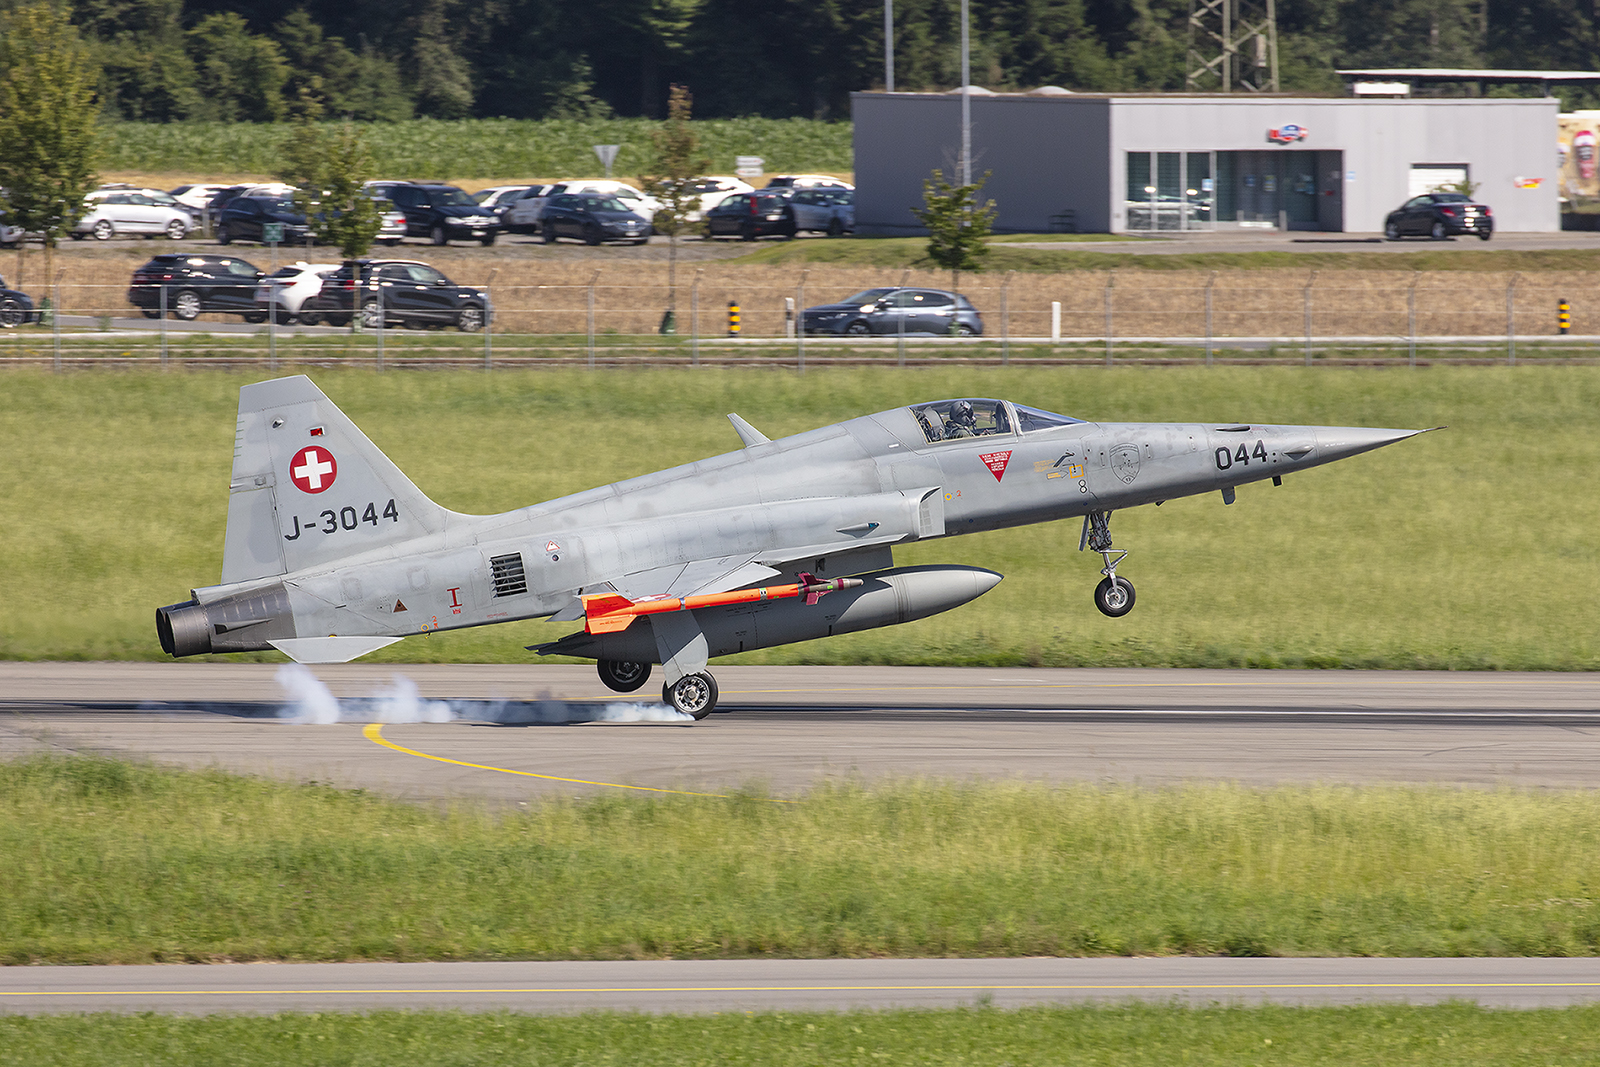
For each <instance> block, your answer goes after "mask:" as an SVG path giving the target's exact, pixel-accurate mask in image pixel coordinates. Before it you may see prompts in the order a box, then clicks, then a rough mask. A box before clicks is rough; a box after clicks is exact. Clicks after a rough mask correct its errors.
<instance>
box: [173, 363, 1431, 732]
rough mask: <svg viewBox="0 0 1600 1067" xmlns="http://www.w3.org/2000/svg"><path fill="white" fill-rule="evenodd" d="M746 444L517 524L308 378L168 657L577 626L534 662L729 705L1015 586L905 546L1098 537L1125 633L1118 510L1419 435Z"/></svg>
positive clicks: (1063, 435) (944, 425)
mask: <svg viewBox="0 0 1600 1067" xmlns="http://www.w3.org/2000/svg"><path fill="white" fill-rule="evenodd" d="M728 418H729V420H730V421H731V422H732V423H733V428H734V430H735V431H736V432H737V433H738V435H739V438H740V439H741V440H742V441H743V443H744V447H742V448H741V449H739V450H738V451H737V452H729V453H727V454H725V455H721V456H716V457H713V458H711V459H706V460H701V461H700V462H698V463H690V464H687V465H685V466H681V467H674V468H673V469H671V470H666V471H661V472H660V473H657V474H650V475H646V476H644V477H641V478H632V479H629V480H628V481H624V482H617V483H616V484H614V485H606V486H601V487H600V488H598V489H591V490H588V491H587V492H582V493H577V494H574V495H572V496H567V497H562V498H560V499H558V500H551V501H548V502H546V503H543V504H535V505H533V506H531V507H526V508H522V509H520V510H517V511H508V512H506V513H504V514H502V515H463V514H459V513H457V512H453V511H449V510H447V509H445V508H442V507H440V506H439V505H437V504H435V503H434V502H433V501H432V500H429V499H428V498H427V497H426V496H424V495H423V493H422V491H421V490H419V489H418V488H417V487H416V486H415V485H413V484H412V483H411V481H410V479H408V478H407V477H406V476H405V475H404V474H402V473H401V472H400V470H399V468H398V467H396V466H395V465H394V464H393V463H392V462H391V461H390V460H389V458H388V457H387V456H385V455H384V454H383V453H382V452H381V451H379V449H378V448H377V446H375V445H374V444H373V443H372V442H371V441H370V440H368V439H367V437H366V436H365V435H364V434H363V433H362V432H361V431H360V430H359V429H357V428H356V425H355V424H354V423H353V422H351V421H350V419H349V418H347V417H346V416H345V414H344V413H343V412H342V411H340V410H339V409H338V407H336V406H335V405H334V403H333V402H332V401H331V400H329V399H328V398H327V397H326V396H325V395H323V393H322V391H321V390H320V389H318V388H317V387H316V386H315V385H313V384H312V382H311V380H310V379H309V378H306V377H304V376H296V377H291V378H279V379H276V380H273V381H267V382H260V383H257V384H254V385H247V386H245V387H244V388H243V389H241V390H240V393H239V422H238V428H237V430H236V433H235V439H234V453H233V477H232V482H231V484H230V486H229V494H230V495H229V499H228V526H227V533H226V536H225V540H224V545H223V552H222V580H221V582H220V583H219V584H217V585H213V586H207V587H205V588H203V589H196V590H194V591H193V594H192V597H193V599H191V600H189V601H187V602H185V603H182V604H173V605H170V606H168V607H164V608H160V609H158V610H157V612H156V631H157V633H158V635H159V636H160V639H161V647H162V648H163V649H165V650H166V651H167V652H169V653H171V654H172V655H174V656H192V655H196V654H200V653H212V652H252V651H258V650H262V649H268V648H275V649H278V650H279V651H281V652H283V653H285V654H286V655H288V656H289V657H291V658H292V659H294V660H297V661H299V662H302V663H343V662H347V661H349V660H352V659H355V658H356V657H357V656H362V655H365V654H367V653H368V652H372V651H374V650H376V649H379V648H382V647H383V646H385V645H388V644H392V643H393V642H395V641H398V640H400V639H401V638H402V637H406V636H409V635H413V634H418V633H429V632H432V631H436V630H453V629H458V628H462V627H467V626H483V625H486V624H489V623H497V622H510V621H513V620H517V619H533V618H544V617H548V618H551V619H554V620H557V621H571V622H578V621H580V620H581V621H582V622H583V629H582V630H581V631H578V632H576V633H573V634H570V635H568V636H566V637H564V638H562V639H561V640H559V641H554V642H550V643H548V644H543V645H537V646H533V648H532V651H535V652H538V653H540V654H552V653H555V654H561V655H570V656H579V657H584V658H593V659H595V660H596V661H597V662H598V667H599V672H600V678H601V680H602V681H604V682H605V684H606V685H608V686H609V687H611V688H612V689H614V690H616V691H618V692H632V691H634V690H636V689H638V688H640V687H641V686H643V685H644V684H645V682H646V681H647V680H648V678H649V677H650V674H651V668H652V666H653V665H654V664H661V665H662V667H663V673H664V674H665V675H666V678H665V685H664V687H663V689H662V699H663V701H665V702H667V703H670V704H671V705H673V706H674V707H675V708H677V709H678V710H679V711H682V712H685V713H687V714H690V715H693V716H694V717H695V718H702V717H704V716H705V715H707V714H709V713H710V712H711V710H712V708H714V707H715V706H716V702H717V685H716V681H715V680H714V679H713V678H712V677H711V675H710V674H709V673H707V671H706V663H707V661H708V660H709V659H710V658H711V657H713V656H723V655H729V654H731V653H735V652H741V651H745V650H747V649H756V648H767V647H770V646H772V645H780V644H786V643H789V642H792V641H805V640H810V639H812V638H817V637H828V636H831V635H833V634H843V633H850V632H853V631H857V630H867V629H872V628H874V627H878V626H892V625H894V624H896V623H902V622H910V621H912V620H914V619H922V618H926V617H928V616H930V615H935V614H937V613H939V612H941V611H947V610H949V609H951V608H954V607H958V606H959V605H961V604H965V603H967V602H968V601H970V600H973V599H975V598H977V597H979V596H982V595H983V594H984V593H986V592H988V591H989V590H990V589H992V588H994V586H995V585H996V584H997V583H999V581H1000V575H998V574H996V573H994V572H993V571H989V570H984V569H982V568H978V567H967V566H931V567H900V568H897V567H895V565H894V556H893V550H894V546H895V545H899V544H906V543H908V542H911V541H920V540H927V539H930V538H937V537H949V536H952V535H955V534H963V533H972V532H975V531H979V530H995V529H1001V528H1004V527H1009V526H1021V525H1024V524H1026V523H1035V522H1050V521H1052V520H1056V519H1068V518H1077V517H1081V518H1082V519H1083V529H1082V534H1081V536H1080V538H1079V543H1078V547H1079V550H1080V551H1081V550H1083V549H1086V548H1087V549H1089V550H1091V551H1093V552H1096V553H1098V554H1099V555H1100V557H1101V559H1102V561H1103V563H1104V566H1103V567H1102V569H1101V574H1102V575H1104V577H1103V579H1102V580H1101V582H1100V584H1099V586H1098V588H1096V590H1095V593H1094V601H1095V605H1096V606H1097V607H1098V608H1099V609H1100V610H1101V611H1102V612H1104V613H1105V614H1106V615H1109V616H1113V617H1116V616H1121V615H1125V614H1127V612H1128V611H1129V610H1130V609H1131V608H1132V607H1133V601H1134V591H1133V585H1132V584H1131V583H1130V582H1129V581H1128V580H1127V579H1126V578H1124V577H1122V576H1121V575H1119V574H1118V573H1117V567H1118V565H1119V564H1120V563H1121V562H1122V559H1123V557H1124V556H1125V555H1126V553H1125V552H1123V551H1121V550H1117V549H1113V548H1112V542H1111V515H1112V513H1113V512H1114V511H1117V510H1119V509H1122V508H1131V507H1135V506H1137V505H1140V504H1151V503H1160V502H1161V501H1164V500H1170V499H1173V498H1176V497H1181V496H1191V495H1194V494H1197V493H1207V492H1217V491H1220V492H1221V494H1222V498H1223V501H1224V502H1225V503H1232V502H1233V499H1234V488H1235V487H1236V486H1239V485H1242V484H1244V483H1246V482H1254V481H1262V480H1265V479H1269V478H1270V479H1271V480H1272V481H1273V483H1274V484H1281V482H1282V479H1283V477H1284V475H1286V474H1292V473H1295V472H1297V471H1301V470H1304V469H1306V468H1308V467H1315V466H1318V465H1319V464H1323V463H1331V462H1332V461H1334V460H1336V459H1344V458H1345V457H1347V456H1354V455H1356V454H1358V453H1361V452H1366V451H1369V450H1371V449H1374V448H1379V447H1382V446H1383V445H1387V444H1392V443H1393V442H1395V441H1400V440H1404V439H1405V438H1407V437H1411V436H1413V435H1415V434H1418V433H1421V432H1423V431H1421V430H1378V429H1363V428H1359V427H1326V426H1254V425H1250V426H1246V425H1211V424H1187V425H1178V424H1173V425H1168V424H1161V423H1095V422H1085V421H1083V420H1080V419H1076V418H1071V417H1069V416H1066V415H1057V414H1054V413H1051V412H1048V411H1040V410H1038V409H1035V408H1031V407H1026V406H1024V405H1022V404H1015V403H1012V402H1010V401H1006V400H992V399H984V398H976V397H975V398H970V399H960V400H939V401H933V402H930V403H924V404H913V405H911V406H910V407H901V408H894V409H892V410H889V411H880V412H878V413H876V414H873V415H863V416H861V417H860V418H855V419H851V420H849V421H848V422H842V423H837V424H835V425H832V426H824V427H822V428H820V429H816V430H810V431H807V432H806V433H801V434H796V435H794V436H793V437H785V438H783V439H781V440H778V441H772V440H769V439H768V438H766V437H765V436H764V435H762V434H761V432H760V431H758V430H756V429H755V428H754V427H752V426H750V425H749V424H748V423H746V422H745V421H744V420H743V419H741V418H739V416H737V415H729V416H728Z"/></svg>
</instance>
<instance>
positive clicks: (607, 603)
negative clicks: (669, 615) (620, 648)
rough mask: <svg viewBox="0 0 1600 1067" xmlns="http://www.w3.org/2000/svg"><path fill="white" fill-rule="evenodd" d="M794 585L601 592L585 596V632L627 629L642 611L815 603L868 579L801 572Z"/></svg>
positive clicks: (855, 586) (655, 611)
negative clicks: (654, 593)
mask: <svg viewBox="0 0 1600 1067" xmlns="http://www.w3.org/2000/svg"><path fill="white" fill-rule="evenodd" d="M799 578H800V580H799V581H798V582H797V583H795V584H794V585H773V586H764V587H762V588H759V589H732V590H729V591H728V592H726V593H706V594H703V595H701V596H658V597H649V598H646V599H644V600H629V599H628V598H627V597H625V596H623V595H622V594H621V593H598V594H596V595H594V596H586V597H584V598H583V629H584V632H585V633H591V634H610V633H616V632H618V631H620V630H626V629H627V628H628V627H629V626H630V625H632V623H633V620H634V619H636V618H638V617H639V616H640V615H659V614H661V613H662V612H666V611H692V610H693V609H695V608H715V607H722V606H724V605H727V604H751V603H757V602H760V601H763V600H786V599H790V598H792V597H802V596H803V597H805V598H806V603H807V604H815V603H816V602H817V601H818V600H819V599H821V598H822V596H823V595H824V594H827V593H831V592H833V591H834V590H836V589H855V588H858V587H859V586H861V585H864V584H866V583H864V582H863V581H862V580H861V579H860V578H833V579H829V580H827V581H822V580H819V579H818V578H816V577H814V576H813V575H810V574H806V573H805V572H803V571H802V572H801V573H800V575H799Z"/></svg>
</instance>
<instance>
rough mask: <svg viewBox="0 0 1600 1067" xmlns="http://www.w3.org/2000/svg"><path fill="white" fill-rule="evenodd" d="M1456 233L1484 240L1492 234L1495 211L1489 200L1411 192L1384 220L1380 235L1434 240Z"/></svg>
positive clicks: (1464, 195)
mask: <svg viewBox="0 0 1600 1067" xmlns="http://www.w3.org/2000/svg"><path fill="white" fill-rule="evenodd" d="M1456 234H1473V235H1476V236H1477V238H1478V239H1479V240H1480V241H1487V240H1488V239H1489V238H1490V237H1491V236H1493V234H1494V212H1493V211H1492V210H1490V208H1489V205H1488V204H1478V203H1474V202H1473V199H1472V197H1470V196H1468V195H1466V194H1465V193H1423V194H1422V195H1421V196H1413V197H1412V198H1411V199H1410V200H1407V201H1406V202H1405V203H1404V204H1401V205H1400V206H1399V207H1398V208H1396V209H1395V210H1393V211H1391V212H1389V215H1388V217H1387V218H1385V219H1384V220H1383V235H1384V236H1385V237H1387V238H1388V239H1389V240H1391V241H1398V240H1399V239H1400V238H1402V237H1432V238H1433V239H1434V240H1435V241H1440V240H1443V239H1444V238H1446V237H1453V236H1455V235H1456Z"/></svg>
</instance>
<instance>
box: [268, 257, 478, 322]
mask: <svg viewBox="0 0 1600 1067" xmlns="http://www.w3.org/2000/svg"><path fill="white" fill-rule="evenodd" d="M357 308H359V309H360V312H361V316H362V324H363V325H364V326H367V327H369V328H376V327H377V326H378V325H379V323H380V321H381V322H382V324H383V325H384V326H395V325H399V326H405V327H407V328H409V329H421V328H423V327H426V326H434V327H442V326H454V327H456V328H457V329H459V330H461V331H462V332H463V333H473V332H475V331H477V330H481V329H483V327H484V324H485V323H486V322H489V321H490V320H491V319H492V317H493V314H494V308H493V305H491V304H490V302H489V294H488V293H487V292H485V291H484V290H482V289H474V288H472V287H471V286H466V285H457V284H456V283H455V282H453V281H451V280H450V279H449V278H446V277H445V276H444V275H443V274H441V273H440V272H439V271H438V270H437V269H435V268H433V267H430V266H429V265H428V264H426V263H418V262H416V261H415V260H409V259H358V260H353V261H351V262H348V263H345V264H343V265H341V266H340V267H339V268H338V269H337V270H334V271H332V272H330V273H329V274H327V275H325V276H324V277H323V279H322V289H321V291H320V292H318V293H317V295H316V296H314V297H311V298H310V299H308V300H307V301H306V302H305V303H304V304H302V305H301V306H300V321H301V322H302V323H306V324H307V325H311V324H314V323H317V322H325V323H327V324H328V325H329V326H346V325H348V324H349V322H350V319H351V317H352V316H353V315H354V314H355V313H356V309H357Z"/></svg>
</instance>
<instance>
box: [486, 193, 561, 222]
mask: <svg viewBox="0 0 1600 1067" xmlns="http://www.w3.org/2000/svg"><path fill="white" fill-rule="evenodd" d="M553 188H555V186H553V185H530V186H528V187H527V188H526V189H524V190H522V192H520V193H517V194H515V195H514V196H511V197H509V198H507V199H506V201H505V203H504V205H503V206H502V207H501V209H500V213H499V215H498V218H499V220H500V228H501V229H502V230H504V231H505V232H507V233H538V232H539V213H540V212H541V211H543V210H544V202H545V201H546V200H547V199H549V197H550V190H551V189H553Z"/></svg>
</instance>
